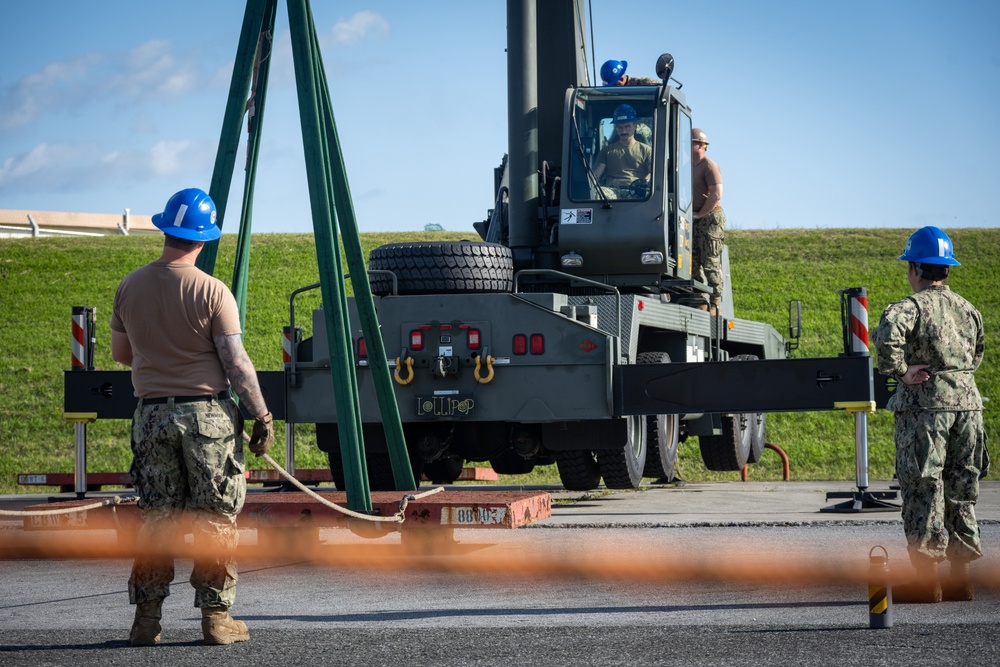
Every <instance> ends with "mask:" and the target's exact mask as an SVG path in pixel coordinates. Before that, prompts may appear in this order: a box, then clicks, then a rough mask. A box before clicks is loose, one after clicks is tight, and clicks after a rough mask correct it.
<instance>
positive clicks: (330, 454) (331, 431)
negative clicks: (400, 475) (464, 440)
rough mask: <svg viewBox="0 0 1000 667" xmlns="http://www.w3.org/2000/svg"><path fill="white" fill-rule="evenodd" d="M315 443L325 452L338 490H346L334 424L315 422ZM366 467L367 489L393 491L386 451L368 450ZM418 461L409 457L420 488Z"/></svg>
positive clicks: (342, 462)
mask: <svg viewBox="0 0 1000 667" xmlns="http://www.w3.org/2000/svg"><path fill="white" fill-rule="evenodd" d="M316 444H317V445H318V446H319V449H320V450H321V451H324V452H326V458H327V461H329V464H330V476H331V477H332V478H333V483H334V485H335V486H336V487H337V490H338V491H346V490H347V486H346V481H345V477H346V476H345V474H344V461H343V458H342V457H341V454H340V436H339V430H338V427H337V425H336V424H316ZM365 467H366V468H367V469H368V489H369V490H370V491H395V490H396V478H395V477H394V476H393V474H392V459H391V458H390V457H389V454H388V452H368V453H367V454H365ZM420 468H421V466H420V461H419V460H414V458H413V457H412V456H411V457H410V469H411V470H412V472H413V479H414V481H415V482H416V484H417V488H420Z"/></svg>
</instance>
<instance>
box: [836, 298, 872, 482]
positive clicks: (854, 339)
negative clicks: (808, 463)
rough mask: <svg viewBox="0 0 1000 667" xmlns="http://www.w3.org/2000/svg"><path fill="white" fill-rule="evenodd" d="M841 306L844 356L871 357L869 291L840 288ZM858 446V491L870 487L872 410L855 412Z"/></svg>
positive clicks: (855, 433)
mask: <svg viewBox="0 0 1000 667" xmlns="http://www.w3.org/2000/svg"><path fill="white" fill-rule="evenodd" d="M840 309H841V318H842V319H843V322H842V325H843V329H844V356H845V357H867V356H870V353H869V351H868V290H866V289H865V288H864V287H852V288H850V289H845V290H841V291H840ZM854 446H855V452H856V459H857V460H856V476H857V481H858V490H859V491H861V492H862V493H864V492H865V490H866V489H867V488H868V413H867V412H861V411H859V412H855V413H854Z"/></svg>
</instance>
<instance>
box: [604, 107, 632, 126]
mask: <svg viewBox="0 0 1000 667" xmlns="http://www.w3.org/2000/svg"><path fill="white" fill-rule="evenodd" d="M638 121H639V117H638V116H637V115H635V109H633V108H632V106H631V105H629V104H619V105H618V106H617V107H615V113H614V117H613V118H612V120H611V122H612V123H614V124H615V125H618V124H620V123H636V122H638Z"/></svg>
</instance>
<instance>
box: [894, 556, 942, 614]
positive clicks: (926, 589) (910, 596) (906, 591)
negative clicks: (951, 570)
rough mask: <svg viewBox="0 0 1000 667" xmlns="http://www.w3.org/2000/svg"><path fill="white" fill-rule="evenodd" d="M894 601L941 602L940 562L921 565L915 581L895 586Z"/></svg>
mask: <svg viewBox="0 0 1000 667" xmlns="http://www.w3.org/2000/svg"><path fill="white" fill-rule="evenodd" d="M892 601H893V602H899V603H901V604H906V603H915V604H921V603H933V602H940V601H941V582H940V581H939V580H938V564H937V563H928V564H925V565H920V566H919V567H917V574H916V577H914V579H913V581H911V582H909V583H905V584H900V585H898V586H893V587H892Z"/></svg>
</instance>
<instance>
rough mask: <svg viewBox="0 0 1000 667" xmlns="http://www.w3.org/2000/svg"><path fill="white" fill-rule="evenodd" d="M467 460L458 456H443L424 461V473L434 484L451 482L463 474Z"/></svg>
mask: <svg viewBox="0 0 1000 667" xmlns="http://www.w3.org/2000/svg"><path fill="white" fill-rule="evenodd" d="M464 466H465V460H464V459H461V458H459V457H457V456H442V457H441V458H439V459H435V460H433V461H427V462H425V463H424V475H426V476H427V479H429V480H430V481H431V482H432V483H434V484H451V483H453V482H454V481H455V480H456V479H458V478H459V476H460V475H461V474H462V468H463V467H464Z"/></svg>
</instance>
